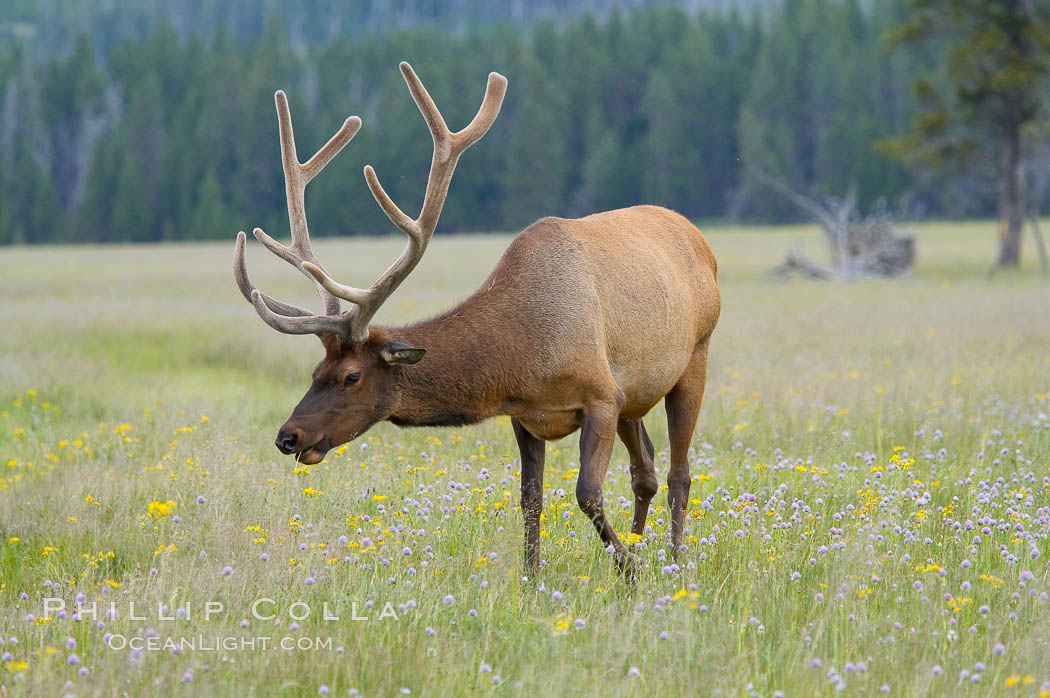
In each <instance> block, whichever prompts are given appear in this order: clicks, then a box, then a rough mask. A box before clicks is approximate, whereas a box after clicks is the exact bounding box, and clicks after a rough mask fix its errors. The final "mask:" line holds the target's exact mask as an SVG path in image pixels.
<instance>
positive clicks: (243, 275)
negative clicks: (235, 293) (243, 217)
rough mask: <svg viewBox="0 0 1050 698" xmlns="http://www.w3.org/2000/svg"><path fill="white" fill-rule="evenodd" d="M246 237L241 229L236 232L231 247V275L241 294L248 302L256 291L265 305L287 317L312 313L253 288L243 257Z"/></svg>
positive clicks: (250, 301)
mask: <svg viewBox="0 0 1050 698" xmlns="http://www.w3.org/2000/svg"><path fill="white" fill-rule="evenodd" d="M246 239H247V236H246V235H245V234H244V231H243V230H242V231H241V232H239V233H237V244H236V245H234V248H233V277H234V278H235V279H236V280H237V288H239V289H240V290H241V295H242V296H244V299H245V300H246V301H248V302H249V303H252V302H253V301H252V294H253V293H258V294H259V297H260V298H261V299H262V301H263V302H264V303H265V304H266V306H267V307H268V308H269V309H270V310H272V311H273V312H275V313H278V314H279V315H286V316H289V317H302V316H306V315H313V313H311V312H310V311H308V310H303V309H302V308H300V307H299V306H297V305H290V304H288V303H283V302H281V301H279V300H277V299H276V298H272V297H271V296H268V295H266V294H265V293H262V292H261V291H259V290H257V289H256V288H255V285H254V284H253V283H252V280H251V279H250V278H249V277H248V265H247V263H246V261H245V257H244V242H245V240H246Z"/></svg>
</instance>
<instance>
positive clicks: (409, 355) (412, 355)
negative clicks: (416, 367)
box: [379, 342, 427, 366]
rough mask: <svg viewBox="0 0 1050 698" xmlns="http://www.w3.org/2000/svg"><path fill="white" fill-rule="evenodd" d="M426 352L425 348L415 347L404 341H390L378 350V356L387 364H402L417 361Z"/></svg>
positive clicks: (406, 364) (408, 364) (410, 363)
mask: <svg viewBox="0 0 1050 698" xmlns="http://www.w3.org/2000/svg"><path fill="white" fill-rule="evenodd" d="M426 353H427V350H426V349H417V348H416V347H413V346H409V345H408V344H405V343H404V342H391V343H390V344H387V345H386V346H385V347H383V348H382V349H381V350H380V352H379V354H380V356H382V357H383V361H386V362H387V363H388V364H401V365H403V366H411V365H412V364H416V363H419V360H420V359H422V358H423V355H424V354H426Z"/></svg>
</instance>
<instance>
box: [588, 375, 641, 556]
mask: <svg viewBox="0 0 1050 698" xmlns="http://www.w3.org/2000/svg"><path fill="white" fill-rule="evenodd" d="M622 404H623V394H622V393H621V394H620V396H619V398H618V399H617V400H616V401H615V402H608V403H599V404H596V405H592V406H591V407H590V408H589V410H588V412H587V414H586V415H585V416H584V420H583V431H582V432H581V434H580V475H579V479H578V480H577V481H576V500H577V501H578V502H579V504H580V509H582V510H583V513H584V514H586V515H587V517H588V518H589V519H590V520H591V522H592V523H594V527H595V528H596V529H597V530H598V535H599V536H601V539H602V543H604V544H605V546H606V547H608V546H610V545H611V546H612V547H613V552H614V554H615V555H616V563H617V565H618V566H619V567H620V569H621V570H623V571H628V570H629V567H630V565H631V558H632V556H631V554H630V553H629V552H628V551H627V548H626V547H624V544H623V543H622V542H620V539H619V538H618V537H617V536H616V531H614V530H613V527H612V524H610V523H609V520H608V519H607V518H605V508H604V506H603V504H602V481H604V480H605V473H606V471H607V470H608V469H609V457H610V456H611V455H612V448H613V442H614V440H615V439H616V424H617V421H618V416H619V412H620V407H621V406H622Z"/></svg>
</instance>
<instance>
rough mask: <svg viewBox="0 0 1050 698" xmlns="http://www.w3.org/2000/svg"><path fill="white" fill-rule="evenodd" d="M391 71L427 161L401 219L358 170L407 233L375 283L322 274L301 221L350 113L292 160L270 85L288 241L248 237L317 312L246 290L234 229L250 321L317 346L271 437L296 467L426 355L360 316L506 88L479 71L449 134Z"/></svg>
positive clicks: (286, 120)
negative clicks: (294, 277)
mask: <svg viewBox="0 0 1050 698" xmlns="http://www.w3.org/2000/svg"><path fill="white" fill-rule="evenodd" d="M401 73H402V75H404V78H405V82H406V83H407V84H408V89H409V92H410V93H411V94H412V98H413V99H414V100H415V102H416V105H417V106H418V107H419V111H420V112H422V114H423V119H424V120H425V121H426V123H427V126H428V127H429V128H430V133H431V135H432V136H433V139H434V156H433V159H432V160H431V163H430V175H429V177H428V179H427V188H426V194H425V196H424V199H423V209H422V210H421V211H420V214H419V216H418V217H417V218H415V219H412V218H409V217H408V216H407V215H405V214H404V213H403V212H402V211H401V209H400V208H398V207H397V205H396V204H395V203H394V202H393V201H392V200H391V199H390V197H389V196H388V195H387V193H386V191H384V190H383V187H382V186H381V185H380V184H379V179H378V178H377V177H376V173H375V170H373V169H372V167H371V165H366V166H365V180H366V181H367V182H368V188H369V189H370V190H371V191H372V195H373V196H374V197H375V199H376V201H377V202H378V203H379V205H380V207H381V208H382V209H383V211H384V212H385V213H386V215H387V217H388V218H390V220H391V221H392V222H393V223H394V225H396V226H397V227H398V228H400V229H401V230H402V231H404V233H405V234H406V235H407V236H408V244H407V245H406V246H405V250H404V252H402V253H401V256H400V257H398V259H397V260H396V261H395V262H394V263H393V264H392V265H390V267H389V268H388V269H387V270H386V271H385V272H384V273H383V274H382V276H380V277H379V279H378V280H377V281H376V282H375V283H373V284H372V285H371V286H370V287H369V288H367V289H360V288H354V287H352V286H344V285H342V284H340V283H338V282H337V281H335V280H334V279H332V277H330V276H329V275H328V273H327V272H326V271H325V270H324V268H323V267H322V266H321V263H320V262H319V261H318V260H317V258H316V257H315V256H314V254H313V250H312V248H311V246H310V233H309V229H308V228H307V224H306V207H305V203H304V192H305V189H306V185H307V184H308V183H309V182H310V180H312V179H313V178H314V177H315V176H317V174H318V173H319V172H320V171H321V170H322V169H324V167H325V165H327V164H328V163H329V162H330V161H331V160H332V158H334V157H335V156H336V155H337V154H338V153H339V151H340V150H342V149H343V147H344V146H346V144H347V143H349V142H350V141H351V139H353V137H354V136H355V135H356V134H357V131H358V130H359V129H360V128H361V119H359V118H358V117H356V116H351V117H350V118H348V119H347V120H346V121H345V122H344V123H343V126H342V128H340V129H339V131H338V132H336V134H335V135H334V136H332V138H331V140H329V141H328V143H326V144H325V145H324V147H322V148H321V149H320V150H319V151H317V154H315V155H314V156H313V157H312V158H310V159H309V160H308V161H307V162H305V163H300V162H299V158H298V156H297V155H296V152H295V137H294V135H293V133H292V118H291V114H290V113H289V111H288V100H287V98H286V97H285V95H284V92H281V91H278V92H277V93H276V94H275V95H274V99H275V101H276V103H277V118H278V124H279V126H280V135H281V157H282V161H283V164H284V181H285V193H286V195H287V198H288V220H289V223H290V225H291V233H292V244H291V245H289V246H286V245H283V244H281V243H279V242H277V241H276V240H274V239H273V238H271V237H270V236H269V235H267V234H266V233H264V232H263V231H262V230H261V229H260V228H256V229H255V230H254V231H253V234H254V235H255V237H256V239H258V240H259V242H261V243H262V244H263V246H264V247H266V248H267V249H268V250H270V251H271V252H273V253H274V254H275V255H277V256H278V257H280V258H281V259H283V260H285V261H286V262H288V263H289V264H292V265H293V266H295V267H296V268H297V269H299V270H300V271H301V272H303V273H304V274H306V275H307V277H309V278H310V279H311V280H312V281H313V282H314V284H315V286H316V288H317V292H318V294H319V295H320V297H321V301H322V303H323V306H324V314H323V315H315V314H313V313H311V312H310V311H308V310H304V309H302V308H299V307H297V306H294V305H290V304H288V303H284V302H282V301H279V300H276V299H274V298H272V297H270V296H268V295H266V294H265V293H262V292H260V291H259V290H258V289H256V288H255V286H253V285H252V282H251V280H250V279H249V278H248V269H247V266H246V263H245V257H244V247H245V239H246V236H245V234H244V232H243V231H242V232H240V233H239V234H238V235H237V244H236V246H235V248H234V261H233V273H234V277H235V278H236V280H237V286H238V287H239V288H240V290H241V294H242V295H243V296H244V297H245V298H246V299H247V300H248V301H249V302H251V304H252V305H254V306H255V310H256V312H258V313H259V317H261V318H262V319H263V321H264V322H265V323H266V324H268V325H269V326H270V327H272V328H274V329H275V330H277V331H278V332H284V333H286V334H316V335H318V336H319V337H320V338H321V342H322V344H323V345H324V348H325V357H324V358H323V359H322V360H321V362H320V363H318V364H317V366H316V368H314V372H313V383H312V384H311V386H310V389H309V390H308V391H307V392H306V395H304V396H303V398H302V400H300V401H299V404H298V405H296V407H295V409H294V410H293V411H292V415H291V417H289V418H288V421H286V422H285V423H284V425H283V426H282V427H281V428H280V430H279V431H278V432H277V438H276V441H275V443H276V445H277V448H278V449H279V450H280V451H281V452H282V453H286V454H289V455H291V454H294V455H295V456H296V457H297V459H299V460H300V461H302V462H304V463H317V462H319V461H320V460H321V459H322V458H324V455H325V453H326V452H327V451H328V450H329V449H330V448H332V447H333V446H338V445H339V444H342V443H345V442H347V441H350V440H352V439H354V438H356V437H357V436H358V435H360V434H361V433H363V432H364V431H365V430H367V429H368V428H369V427H371V426H372V425H374V424H375V423H377V422H380V421H382V420H384V419H386V418H387V417H389V416H390V415H391V414H392V413H393V410H394V409H395V408H396V406H397V403H398V400H399V397H400V387H399V386H400V381H401V379H402V376H403V372H404V371H405V370H411V369H408V368H407V367H410V366H412V365H413V364H416V363H417V362H419V361H420V360H421V359H422V358H423V355H424V354H425V353H426V350H425V348H421V347H411V346H408V345H406V344H401V343H398V342H392V341H387V339H386V337H385V333H384V332H383V331H382V330H381V329H380V328H374V329H375V330H376V331H374V332H369V322H370V321H371V320H372V317H373V316H374V315H375V313H376V311H377V310H379V307H380V306H381V305H382V304H383V302H384V301H385V300H386V299H387V298H388V297H389V296H390V294H392V293H393V292H394V290H395V289H396V288H397V287H398V286H399V285H400V284H401V282H402V281H404V279H405V277H407V276H408V274H409V273H410V272H411V271H412V270H413V269H414V268H415V266H416V265H417V264H418V263H419V260H420V259H421V258H422V256H423V252H424V251H425V250H426V247H427V244H429V242H430V238H431V237H432V236H433V234H434V228H435V227H436V226H437V222H438V219H439V218H440V216H441V208H442V206H443V205H444V203H445V196H446V195H447V194H448V187H449V183H450V182H451V181H452V174H453V172H454V171H455V168H456V163H457V162H458V161H459V157H460V155H462V154H463V152H464V151H465V150H466V149H467V148H469V147H470V146H472V145H473V144H474V143H476V142H477V141H478V140H480V139H481V137H482V136H484V135H485V133H486V132H487V131H488V130H489V127H490V126H492V123H493V122H494V121H495V120H496V116H497V115H498V114H499V110H500V106H501V105H502V103H503V95H504V94H505V93H506V90H507V79H506V78H504V77H503V76H502V75H500V74H498V73H489V77H488V86H487V89H486V91H485V98H484V100H483V101H482V104H481V108H480V109H479V110H478V113H477V115H476V116H475V117H474V119H473V120H472V121H471V122H470V124H469V125H468V126H467V127H466V128H464V129H463V130H461V131H457V132H456V133H452V132H451V131H450V130H449V129H448V126H446V125H445V120H444V119H443V118H442V116H441V112H439V111H438V108H437V106H436V105H435V104H434V101H433V100H432V99H431V98H430V95H429V94H428V93H427V91H426V88H425V87H423V84H422V83H421V82H420V81H419V78H418V77H417V76H416V73H415V71H413V70H412V66H410V65H409V64H408V63H401ZM340 299H343V300H345V301H348V302H349V303H351V304H352V306H353V307H352V308H351V309H350V310H347V311H346V312H343V311H341V310H340V303H339V300H340Z"/></svg>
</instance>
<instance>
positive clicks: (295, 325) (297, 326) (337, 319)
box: [251, 290, 346, 335]
mask: <svg viewBox="0 0 1050 698" xmlns="http://www.w3.org/2000/svg"><path fill="white" fill-rule="evenodd" d="M262 296H263V294H262V293H260V292H259V291H258V290H253V291H252V296H251V302H252V305H254V306H255V312H257V313H259V317H261V318H262V320H263V322H265V323H266V324H267V325H269V326H270V327H272V328H274V329H275V330H277V331H278V332H283V333H285V334H316V335H324V334H328V333H330V332H335V333H337V334H339V333H342V332H344V330H345V329H346V323H345V321H344V318H343V316H340V315H314V314H312V313H307V314H306V315H305V316H302V317H289V316H287V315H279V314H277V313H275V312H274V311H272V310H270V308H269V306H268V305H267V304H266V301H264V300H263V297H262Z"/></svg>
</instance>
